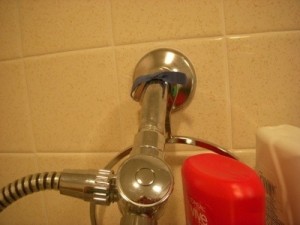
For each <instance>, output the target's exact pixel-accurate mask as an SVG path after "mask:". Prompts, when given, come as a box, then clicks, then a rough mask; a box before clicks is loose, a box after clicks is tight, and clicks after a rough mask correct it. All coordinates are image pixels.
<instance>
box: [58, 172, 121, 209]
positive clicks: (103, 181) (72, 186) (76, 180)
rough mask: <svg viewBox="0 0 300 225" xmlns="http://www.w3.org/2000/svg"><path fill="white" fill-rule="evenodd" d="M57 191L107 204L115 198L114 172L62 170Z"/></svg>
mask: <svg viewBox="0 0 300 225" xmlns="http://www.w3.org/2000/svg"><path fill="white" fill-rule="evenodd" d="M59 191H60V193H61V194H63V195H68V196H72V197H76V198H80V199H83V200H85V201H89V202H92V203H95V204H100V205H109V204H110V203H112V202H115V201H116V200H117V193H116V188H115V178H114V173H113V171H111V170H104V169H100V170H98V171H97V170H64V171H63V172H62V174H61V177H60V182H59Z"/></svg>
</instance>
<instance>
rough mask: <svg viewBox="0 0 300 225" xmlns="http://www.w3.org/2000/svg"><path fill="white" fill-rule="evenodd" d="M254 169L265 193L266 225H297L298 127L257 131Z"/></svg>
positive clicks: (299, 199) (299, 198)
mask: <svg viewBox="0 0 300 225" xmlns="http://www.w3.org/2000/svg"><path fill="white" fill-rule="evenodd" d="M256 170H257V172H258V174H259V175H260V177H261V180H262V181H263V184H264V186H265V190H266V197H267V199H266V204H267V210H266V212H267V218H266V222H267V223H266V224H267V225H283V224H284V225H299V224H300V128H297V127H294V126H290V125H281V126H276V127H262V128H259V129H258V131H257V134H256Z"/></svg>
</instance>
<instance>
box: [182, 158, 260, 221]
mask: <svg viewBox="0 0 300 225" xmlns="http://www.w3.org/2000/svg"><path fill="white" fill-rule="evenodd" d="M182 181H183V190H184V199H185V212H186V224H187V225H265V192H264V188H263V185H262V183H261V181H260V179H259V177H258V175H257V174H256V172H255V171H254V170H253V169H251V168H250V167H248V166H246V165H245V164H243V163H241V162H239V161H237V160H234V159H231V158H227V157H225V156H221V155H216V154H200V155H195V156H192V157H189V158H187V159H186V160H185V162H184V164H183V167H182Z"/></svg>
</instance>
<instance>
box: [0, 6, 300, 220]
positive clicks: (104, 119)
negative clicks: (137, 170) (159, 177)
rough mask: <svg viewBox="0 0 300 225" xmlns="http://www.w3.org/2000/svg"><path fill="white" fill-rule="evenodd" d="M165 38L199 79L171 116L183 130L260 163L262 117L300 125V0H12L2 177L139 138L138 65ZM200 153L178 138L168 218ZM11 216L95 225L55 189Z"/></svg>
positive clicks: (3, 59)
mask: <svg viewBox="0 0 300 225" xmlns="http://www.w3.org/2000/svg"><path fill="white" fill-rule="evenodd" d="M161 47H168V48H173V49H177V50H179V51H180V52H182V53H183V54H185V55H186V56H187V57H188V58H189V59H190V61H191V62H192V63H193V65H194V67H195V71H196V74H197V79H198V83H197V87H196V93H195V96H194V98H193V100H192V101H191V103H190V105H189V106H188V107H187V108H185V109H184V110H182V111H179V112H176V113H174V115H172V125H173V133H175V134H179V135H188V136H194V137H197V138H202V139H205V140H207V141H210V142H213V143H216V144H219V145H222V146H225V147H227V148H229V149H232V150H234V151H236V152H237V153H239V154H241V156H243V157H244V160H245V162H246V163H248V164H250V165H252V166H253V164H254V162H253V154H252V153H254V149H255V131H256V129H257V128H258V127H260V126H268V125H279V124H284V123H287V124H292V125H295V126H299V127H300V100H299V99H300V1H296V0H277V1H271V0H262V1H256V0H255V1H246V0H240V1H236V0H224V1H221V0H201V1H196V0H190V1H179V0H178V1H170V0H169V1H167V0H160V1H132V0H127V1H118V0H110V1H109V0H107V1H105V0H103V1H100V0H90V1H81V0H71V1H63V0H58V1H52V0H1V1H0V186H3V185H5V184H7V183H8V182H10V181H13V180H14V179H16V178H19V177H21V176H25V175H27V174H30V173H35V172H42V171H60V170H62V169H64V168H75V169H76V168H82V169H88V168H103V167H104V166H105V164H106V163H107V162H108V161H109V159H111V158H112V157H113V156H114V155H115V154H117V152H119V151H120V150H122V149H124V148H126V147H127V146H129V145H131V144H132V142H133V137H134V135H135V133H136V132H137V128H138V114H139V109H140V105H139V104H138V103H137V102H134V101H133V100H132V99H131V98H130V96H129V93H130V87H131V84H132V74H133V71H134V68H135V65H136V63H137V62H138V60H139V59H140V58H141V57H142V56H143V55H144V54H146V53H147V52H149V51H150V50H153V49H156V48H161ZM197 152H199V151H198V149H195V148H190V147H189V148H186V147H182V146H180V147H178V146H176V147H174V146H168V147H167V156H166V159H167V161H168V162H169V163H170V165H171V167H172V168H173V169H174V174H175V181H176V186H175V190H174V194H173V195H172V197H171V199H170V204H169V205H168V207H167V209H166V212H165V215H164V217H163V218H162V219H161V224H166V225H168V224H178V225H179V224H184V216H182V215H183V199H182V189H181V180H180V179H181V178H180V165H181V163H182V162H183V160H184V158H185V157H186V156H187V155H191V154H196V153H197ZM99 210H100V209H99ZM101 210H102V209H101ZM116 211H117V207H116V206H115V205H114V206H112V207H110V208H108V209H106V211H105V213H104V222H105V223H106V224H118V221H119V218H120V215H119V213H116ZM99 213H100V214H101V213H102V214H103V210H102V211H101V212H99ZM116 214H118V216H116ZM0 224H30V225H35V224H36V225H38V224H47V225H54V224H66V225H68V224H83V225H85V224H90V223H89V206H88V203H86V202H81V201H80V200H76V199H72V198H68V197H64V196H61V195H59V194H58V193H56V192H54V191H53V192H51V191H49V192H48V191H47V192H44V193H39V194H34V195H32V196H28V197H26V198H24V199H22V200H20V201H18V202H17V203H15V204H13V205H12V206H10V207H8V208H7V209H6V210H5V211H3V212H2V213H1V214H0Z"/></svg>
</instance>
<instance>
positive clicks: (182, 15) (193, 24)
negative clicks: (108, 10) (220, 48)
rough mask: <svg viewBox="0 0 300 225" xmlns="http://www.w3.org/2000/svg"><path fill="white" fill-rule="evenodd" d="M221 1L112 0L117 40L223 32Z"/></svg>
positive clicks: (142, 39)
mask: <svg viewBox="0 0 300 225" xmlns="http://www.w3.org/2000/svg"><path fill="white" fill-rule="evenodd" d="M221 12H222V2H221V1H219V0H214V1H209V0H205V1H196V0H191V1H188V3H187V2H186V1H173V2H170V1H166V0H163V1H134V0H130V1H118V0H113V1H112V20H113V28H114V40H115V43H116V44H128V43H137V42H148V41H159V40H168V39H180V38H191V37H203V36H214V35H220V34H221V33H222V23H221V21H222V20H221V19H222V18H221Z"/></svg>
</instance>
